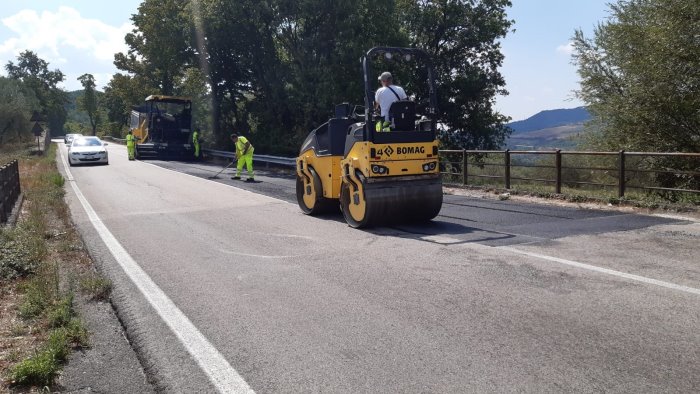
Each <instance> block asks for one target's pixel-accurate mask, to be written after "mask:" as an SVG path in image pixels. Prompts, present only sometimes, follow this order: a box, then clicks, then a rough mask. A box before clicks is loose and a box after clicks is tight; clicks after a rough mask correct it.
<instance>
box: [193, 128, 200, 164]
mask: <svg viewBox="0 0 700 394" xmlns="http://www.w3.org/2000/svg"><path fill="white" fill-rule="evenodd" d="M192 145H194V158H195V159H199V129H194V133H192Z"/></svg>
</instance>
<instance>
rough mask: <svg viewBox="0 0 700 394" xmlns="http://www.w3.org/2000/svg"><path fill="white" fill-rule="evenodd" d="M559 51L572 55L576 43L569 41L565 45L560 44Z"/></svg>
mask: <svg viewBox="0 0 700 394" xmlns="http://www.w3.org/2000/svg"><path fill="white" fill-rule="evenodd" d="M550 48H551V47H550ZM557 52H559V53H563V54H565V55H571V54H572V53H574V43H573V42H571V41H569V42H567V43H566V44H564V45H559V46H558V47H557Z"/></svg>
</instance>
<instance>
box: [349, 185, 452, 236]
mask: <svg viewBox="0 0 700 394" xmlns="http://www.w3.org/2000/svg"><path fill="white" fill-rule="evenodd" d="M360 179H361V180H362V189H361V190H360V191H355V190H354V187H353V185H352V184H349V183H346V182H343V185H342V187H341V192H340V207H341V210H342V211H343V216H344V217H345V221H346V222H347V223H348V224H349V225H350V226H351V227H354V228H362V227H371V226H379V225H390V224H402V223H417V222H426V221H429V220H432V219H433V218H435V217H436V216H437V215H438V213H440V209H441V208H442V182H441V180H440V179H439V178H434V179H427V180H400V179H399V180H392V181H387V182H378V183H366V180H365V179H364V178H360Z"/></svg>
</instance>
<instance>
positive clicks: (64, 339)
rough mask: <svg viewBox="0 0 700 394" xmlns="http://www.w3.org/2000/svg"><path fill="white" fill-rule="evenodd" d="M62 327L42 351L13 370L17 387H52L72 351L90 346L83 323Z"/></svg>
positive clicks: (74, 321)
mask: <svg viewBox="0 0 700 394" xmlns="http://www.w3.org/2000/svg"><path fill="white" fill-rule="evenodd" d="M62 323H64V324H62V325H60V326H57V328H55V329H53V330H52V331H51V332H50V334H49V337H48V340H47V341H46V343H45V344H44V345H43V346H42V347H41V349H40V350H38V351H37V352H35V353H34V355H32V356H31V357H29V358H27V359H26V360H24V361H22V362H20V363H19V364H17V365H15V366H14V367H13V368H12V370H11V371H10V379H11V381H12V383H13V384H14V385H36V386H49V385H51V384H52V383H53V381H54V379H55V378H56V376H58V373H59V371H60V368H61V363H62V362H64V361H65V360H66V358H67V357H68V355H69V354H70V351H71V348H72V347H73V346H78V347H80V346H87V345H88V332H87V329H85V326H84V325H83V322H82V321H81V320H80V319H78V318H75V317H72V318H70V319H68V320H66V321H65V322H62Z"/></svg>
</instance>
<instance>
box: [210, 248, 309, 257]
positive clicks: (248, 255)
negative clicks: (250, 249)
mask: <svg viewBox="0 0 700 394" xmlns="http://www.w3.org/2000/svg"><path fill="white" fill-rule="evenodd" d="M219 251H220V252H221V253H225V254H233V255H236V256H243V257H255V258H259V259H292V258H297V257H304V256H306V255H303V254H300V255H288V256H272V255H266V254H250V253H241V252H236V251H233V250H227V249H220V250H219Z"/></svg>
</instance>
